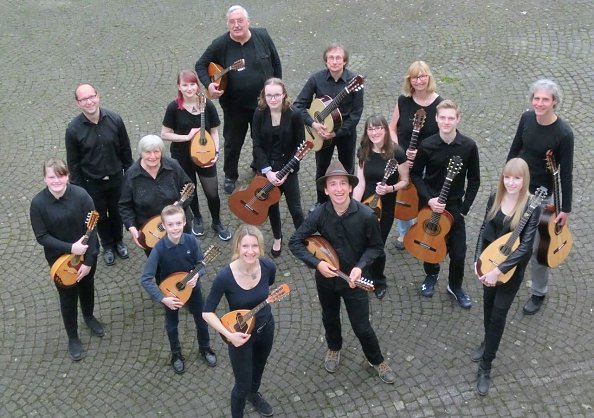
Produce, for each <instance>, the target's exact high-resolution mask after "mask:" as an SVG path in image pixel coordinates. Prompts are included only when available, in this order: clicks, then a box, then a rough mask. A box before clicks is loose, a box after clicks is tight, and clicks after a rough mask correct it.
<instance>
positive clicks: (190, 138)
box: [186, 128, 200, 141]
mask: <svg viewBox="0 0 594 418" xmlns="http://www.w3.org/2000/svg"><path fill="white" fill-rule="evenodd" d="M198 132H200V128H192V129H190V133H189V134H188V137H187V138H186V141H191V140H192V138H194V136H195V135H196V134H197V133H198Z"/></svg>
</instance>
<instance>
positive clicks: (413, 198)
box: [394, 109, 427, 221]
mask: <svg viewBox="0 0 594 418" xmlns="http://www.w3.org/2000/svg"><path fill="white" fill-rule="evenodd" d="M426 117H427V112H425V109H419V110H417V111H416V112H415V116H414V118H413V131H412V135H411V137H410V144H409V146H408V149H407V150H410V151H414V150H416V149H417V141H418V138H419V132H420V131H421V128H423V125H424V124H425V118H426ZM408 161H410V162H413V161H414V159H410V158H409V159H408ZM418 214H419V194H418V193H417V188H416V187H415V185H414V184H413V183H412V182H410V183H409V184H408V186H406V187H405V188H403V189H400V190H398V192H396V206H395V207H394V218H396V219H400V220H402V221H409V220H411V219H414V218H416V217H417V215H418Z"/></svg>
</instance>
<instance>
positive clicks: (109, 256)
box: [103, 248, 115, 266]
mask: <svg viewBox="0 0 594 418" xmlns="http://www.w3.org/2000/svg"><path fill="white" fill-rule="evenodd" d="M103 261H105V264H107V265H108V266H113V265H114V264H115V255H114V254H113V250H112V249H111V248H107V249H105V250H103Z"/></svg>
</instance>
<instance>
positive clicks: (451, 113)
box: [435, 109, 460, 136]
mask: <svg viewBox="0 0 594 418" xmlns="http://www.w3.org/2000/svg"><path fill="white" fill-rule="evenodd" d="M435 119H436V120H437V126H438V128H439V133H440V134H441V135H444V136H447V135H451V134H454V133H455V132H456V128H458V123H460V117H459V116H457V115H456V109H439V111H438V112H437V116H435Z"/></svg>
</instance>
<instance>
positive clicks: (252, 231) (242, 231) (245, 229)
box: [231, 224, 264, 261]
mask: <svg viewBox="0 0 594 418" xmlns="http://www.w3.org/2000/svg"><path fill="white" fill-rule="evenodd" d="M248 235H249V236H252V237H256V239H257V240H258V246H259V247H260V254H259V255H260V256H263V255H264V236H262V232H261V231H260V230H259V229H258V228H257V227H255V226H254V225H248V224H243V225H241V226H240V227H239V228H237V230H236V231H235V234H233V240H232V241H231V248H233V255H232V256H231V261H235V260H237V259H238V258H239V243H240V242H241V240H242V239H243V237H246V236H248Z"/></svg>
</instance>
